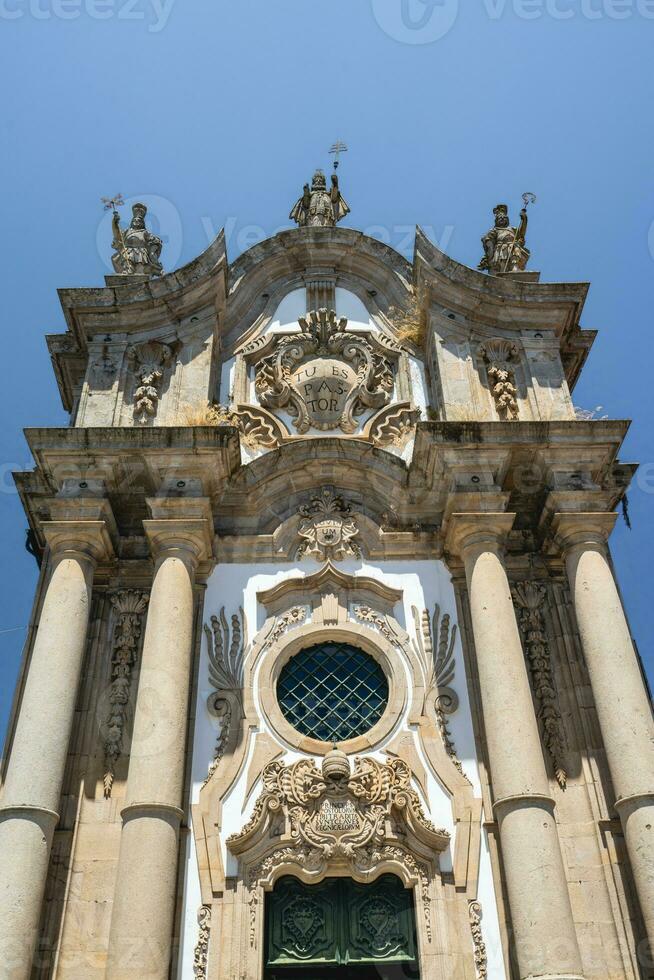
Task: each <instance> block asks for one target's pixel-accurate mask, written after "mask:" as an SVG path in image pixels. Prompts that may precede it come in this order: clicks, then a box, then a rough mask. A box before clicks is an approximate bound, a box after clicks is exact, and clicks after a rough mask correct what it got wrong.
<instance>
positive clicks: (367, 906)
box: [266, 875, 418, 980]
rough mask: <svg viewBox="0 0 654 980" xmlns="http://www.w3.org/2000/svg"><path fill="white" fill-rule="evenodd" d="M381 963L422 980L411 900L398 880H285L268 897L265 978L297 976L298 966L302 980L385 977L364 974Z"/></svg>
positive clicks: (409, 893)
mask: <svg viewBox="0 0 654 980" xmlns="http://www.w3.org/2000/svg"><path fill="white" fill-rule="evenodd" d="M379 964H388V965H389V966H390V965H391V964H397V965H398V966H399V965H400V964H404V965H406V967H407V968H409V969H410V973H409V972H407V973H404V975H406V976H409V975H411V976H413V977H417V976H418V974H417V972H416V936H415V917H414V912H413V895H412V893H411V891H409V890H407V889H406V888H404V886H403V885H402V882H401V881H400V880H399V879H398V878H396V877H395V876H394V875H384V876H383V877H381V878H379V879H378V880H377V881H376V882H374V883H373V884H371V885H360V884H358V883H357V882H355V881H352V880H351V879H349V878H328V879H326V880H325V881H323V882H321V883H320V884H319V885H304V884H303V883H302V882H301V881H298V880H297V879H296V878H290V877H289V878H282V879H281V880H280V881H279V882H278V883H277V885H276V886H275V890H274V891H273V892H272V894H271V895H269V896H268V897H267V903H266V970H267V973H266V976H267V977H271V978H272V977H275V978H276V977H278V976H279V977H285V976H293V975H294V974H296V971H298V970H299V968H300V967H301V968H302V972H301V976H302V980H305V978H309V977H310V976H313V975H315V976H321V977H322V976H331V975H332V974H333V975H334V977H337V976H338V977H340V976H348V977H349V976H352V977H359V976H361V977H367V976H371V975H372V976H377V975H380V976H381V975H383V974H376V973H374V971H373V973H371V972H370V970H369V969H366V968H367V967H373V966H374V965H379ZM307 967H311V968H313V969H311V971H310V972H308V971H307ZM344 967H347V970H346V971H345V970H344V969H343V968H344ZM358 967H360V968H361V969H360V970H359V969H357V968H358ZM287 971H288V972H287ZM296 975H297V976H298V980H299V977H300V973H297V974H296Z"/></svg>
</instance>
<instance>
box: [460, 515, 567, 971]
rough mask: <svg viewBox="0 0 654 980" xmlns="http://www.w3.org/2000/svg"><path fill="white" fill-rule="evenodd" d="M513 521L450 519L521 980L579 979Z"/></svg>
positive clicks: (502, 517)
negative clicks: (517, 601)
mask: <svg viewBox="0 0 654 980" xmlns="http://www.w3.org/2000/svg"><path fill="white" fill-rule="evenodd" d="M514 517H515V515H514V514H499V513H475V514H453V515H452V516H451V518H450V531H449V537H448V548H449V550H450V551H453V552H454V553H458V554H459V555H460V556H461V558H462V559H463V562H464V564H465V572H466V580H467V584H468V593H469V599H470V613H471V617H472V628H473V633H474V642H475V650H476V654H477V667H478V673H479V687H480V694H481V702H482V708H483V716H484V730H485V733H486V743H487V748H488V761H489V764H490V770H491V777H492V787H493V796H494V800H495V803H494V812H495V816H496V819H497V823H498V827H499V833H500V841H501V845H502V859H503V865H504V873H505V877H506V886H507V892H508V898H509V905H510V908H511V920H512V923H513V930H514V935H513V937H512V938H513V944H514V948H515V953H516V958H517V962H518V968H519V976H520V978H521V980H523V978H531V977H541V978H542V977H547V978H549V980H553V978H557V980H571V978H577V977H580V976H581V958H580V955H579V949H578V945H577V937H576V933H575V928H574V923H573V918H572V909H571V905H570V897H569V894H568V885H567V881H566V876H565V870H564V866H563V859H562V857H561V848H560V844H559V839H558V833H557V829H556V822H555V819H554V802H553V800H552V799H551V796H550V790H549V783H548V779H547V773H546V770H545V763H544V761H543V755H542V750H541V743H540V737H539V733H538V727H537V722H536V716H535V713H534V707H533V702H532V697H531V691H530V687H529V680H528V676H527V669H526V666H525V659H524V655H523V651H522V644H521V641H520V634H519V632H518V624H517V621H516V617H515V612H514V608H513V602H512V599H511V589H510V586H509V582H508V579H507V575H506V570H505V567H504V562H503V557H502V542H503V539H504V537H505V535H506V534H507V533H508V531H509V530H510V528H511V526H512V524H513V520H514Z"/></svg>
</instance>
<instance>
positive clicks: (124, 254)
mask: <svg viewBox="0 0 654 980" xmlns="http://www.w3.org/2000/svg"><path fill="white" fill-rule="evenodd" d="M147 211H148V209H147V208H146V206H145V204H135V205H134V207H133V208H132V220H131V222H130V225H129V227H128V228H126V229H125V231H123V230H122V228H121V227H120V215H119V214H118V212H117V211H116V210H114V213H113V219H112V222H111V225H112V228H113V233H114V239H113V242H112V243H111V244H112V247H113V248H114V249H115V251H114V254H113V255H112V256H111V261H112V263H113V267H114V270H115V271H116V273H117V274H118V275H123V276H124V275H128V276H131V275H142V276H160V275H161V274H162V273H163V266H162V265H161V263H160V261H159V255H160V254H161V248H162V244H163V243H162V241H161V239H160V238H157V236H156V235H153V234H151V233H150V232H149V231H148V229H147V228H146V227H145V216H146V214H147Z"/></svg>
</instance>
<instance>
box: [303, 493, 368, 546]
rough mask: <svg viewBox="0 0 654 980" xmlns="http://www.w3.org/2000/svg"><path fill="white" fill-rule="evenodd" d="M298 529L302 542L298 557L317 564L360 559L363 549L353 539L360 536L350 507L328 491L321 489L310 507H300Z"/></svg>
mask: <svg viewBox="0 0 654 980" xmlns="http://www.w3.org/2000/svg"><path fill="white" fill-rule="evenodd" d="M300 517H301V518H302V520H301V521H300V523H299V525H298V529H297V533H298V535H299V537H300V538H301V539H302V542H301V544H300V547H299V548H298V551H297V557H298V558H304V557H305V556H308V557H310V558H315V559H316V560H317V561H325V560H327V559H332V560H333V561H341V560H342V559H343V558H360V557H361V549H360V548H359V546H358V544H357V543H356V541H354V540H353V538H355V537H356V535H357V534H358V533H359V528H358V527H357V524H356V521H355V519H354V517H353V516H352V514H351V513H350V506H349V504H346V503H345V501H344V500H343V498H342V497H340V496H338V495H337V494H335V493H333V491H331V490H329V489H326V488H325V489H323V490H321V492H320V494H319V495H318V496H316V497H313V498H312V499H311V501H310V502H309V503H308V504H305V505H304V506H303V507H300Z"/></svg>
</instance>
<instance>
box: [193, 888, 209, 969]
mask: <svg viewBox="0 0 654 980" xmlns="http://www.w3.org/2000/svg"><path fill="white" fill-rule="evenodd" d="M210 933H211V906H210V905H201V906H200V908H199V909H198V941H197V943H196V944H195V949H194V951H193V976H194V977H197V980H206V978H207V964H208V960H209V936H210Z"/></svg>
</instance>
